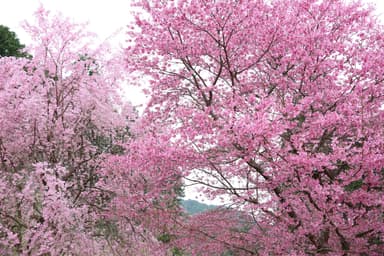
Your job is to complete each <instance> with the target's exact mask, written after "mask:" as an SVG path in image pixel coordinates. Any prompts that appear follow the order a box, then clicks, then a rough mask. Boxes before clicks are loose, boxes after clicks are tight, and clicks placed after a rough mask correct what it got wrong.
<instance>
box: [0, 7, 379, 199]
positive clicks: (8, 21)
mask: <svg viewBox="0 0 384 256" xmlns="http://www.w3.org/2000/svg"><path fill="white" fill-rule="evenodd" d="M362 2H365V3H368V2H370V3H374V4H375V5H376V9H377V14H378V15H379V16H381V19H382V20H383V23H384V0H362ZM40 4H43V6H44V7H45V8H46V9H47V10H50V11H52V12H54V13H55V12H57V11H59V12H61V13H63V15H64V16H67V17H70V18H71V19H73V21H74V22H75V23H84V22H89V30H90V31H92V32H96V33H97V34H98V35H99V37H100V40H101V41H102V40H105V39H107V38H108V37H110V36H112V35H113V34H115V33H116V32H118V31H120V30H121V34H120V36H117V37H116V38H115V41H114V44H116V45H119V44H123V43H124V28H125V26H126V25H127V24H128V23H129V22H130V21H131V17H130V15H129V10H130V6H129V5H130V0H108V1H106V0H0V6H1V9H0V24H1V25H5V26H7V27H9V28H10V29H11V30H12V31H14V32H15V33H16V34H17V36H18V37H19V39H20V41H21V43H23V44H28V43H29V41H30V39H29V37H28V34H27V33H25V32H24V30H23V29H22V27H21V23H22V22H23V21H24V20H28V21H31V22H33V21H34V17H33V13H34V12H35V11H36V10H37V8H38V7H39V6H40ZM127 92H128V93H127V98H128V99H129V100H130V101H131V102H132V103H133V104H134V105H139V104H144V103H145V97H144V95H143V94H142V93H140V89H139V88H136V87H135V88H132V87H130V86H128V85H127ZM186 194H187V195H186V197H187V198H191V199H196V198H195V197H196V194H195V193H193V192H192V191H191V190H190V189H187V191H186ZM200 200H202V199H201V198H200ZM215 203H216V202H215Z"/></svg>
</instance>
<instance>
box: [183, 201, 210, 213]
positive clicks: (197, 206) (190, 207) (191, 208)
mask: <svg viewBox="0 0 384 256" xmlns="http://www.w3.org/2000/svg"><path fill="white" fill-rule="evenodd" d="M181 205H182V207H183V208H184V210H185V211H186V212H187V213H188V214H190V215H194V214H196V213H201V212H205V211H208V210H212V209H214V208H216V207H217V205H209V204H204V203H200V202H198V201H196V200H191V199H188V200H181Z"/></svg>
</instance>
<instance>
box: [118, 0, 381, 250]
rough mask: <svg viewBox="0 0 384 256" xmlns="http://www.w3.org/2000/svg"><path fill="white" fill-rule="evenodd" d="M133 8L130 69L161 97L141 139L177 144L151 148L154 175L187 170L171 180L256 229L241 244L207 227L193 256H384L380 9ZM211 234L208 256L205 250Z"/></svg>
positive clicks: (311, 0)
mask: <svg viewBox="0 0 384 256" xmlns="http://www.w3.org/2000/svg"><path fill="white" fill-rule="evenodd" d="M134 6H135V7H136V9H135V10H136V13H135V19H136V22H135V24H133V25H131V26H130V32H129V33H128V37H129V38H130V39H129V40H130V41H129V45H130V46H129V47H128V48H127V49H126V54H125V55H126V70H127V72H129V73H131V75H132V77H134V78H135V79H136V82H137V83H138V84H142V81H143V79H144V78H145V79H146V80H148V81H149V84H150V86H149V89H148V93H149V95H150V96H151V100H150V102H149V104H148V107H147V109H146V111H145V113H144V117H143V121H142V123H141V125H142V128H143V130H144V129H145V130H146V131H147V133H148V134H154V136H155V137H159V138H160V137H163V138H164V137H166V138H167V140H164V139H161V140H159V141H158V143H163V145H158V144H157V145H156V146H152V144H153V141H152V140H149V141H148V143H149V144H147V146H146V147H147V149H146V150H148V152H149V154H148V157H147V159H148V161H149V162H151V161H157V162H158V163H159V165H160V166H159V168H157V169H156V168H155V169H153V167H152V168H150V169H152V172H154V173H156V172H160V173H164V175H165V174H166V173H167V172H166V170H164V169H162V167H161V164H160V163H162V161H161V159H171V158H175V160H174V161H173V165H172V166H171V168H169V169H170V170H176V172H175V173H176V174H177V175H180V176H182V177H184V178H185V179H187V180H190V181H191V182H194V183H197V184H200V185H202V186H203V192H204V193H205V195H206V196H207V197H209V198H217V197H220V196H226V197H229V198H230V199H231V201H232V203H233V205H235V206H236V207H237V209H239V211H241V212H242V213H247V217H244V218H245V219H246V220H248V219H252V225H251V226H250V227H248V228H247V232H245V234H243V233H244V232H243V233H242V235H244V236H246V237H247V239H245V240H246V241H247V242H246V243H239V242H238V241H239V239H234V238H233V235H232V234H233V232H232V233H231V232H230V231H222V229H223V226H224V227H225V225H222V223H219V222H218V223H219V224H218V225H216V230H214V229H213V227H214V225H211V226H209V228H207V222H205V221H206V220H209V219H210V220H212V219H214V218H212V217H210V218H203V217H202V221H201V222H200V223H196V222H194V221H192V222H191V225H192V226H193V229H191V230H197V231H196V232H199V233H198V236H195V235H191V236H190V243H189V244H193V245H194V246H199V245H201V246H203V245H204V246H207V245H209V241H211V242H212V243H211V245H212V246H216V247H215V248H219V247H217V246H218V242H220V241H221V242H222V243H223V244H222V246H225V247H226V248H231V246H232V248H235V247H236V250H237V251H236V252H237V253H238V254H236V255H319V254H328V255H380V254H381V253H382V251H383V250H384V238H383V234H384V233H383V232H384V225H383V196H384V191H383V182H384V173H383V170H384V154H383V152H384V150H383V149H384V140H383V135H384V130H383V123H384V122H383V121H384V120H383V118H384V111H383V110H384V109H383V97H384V91H383V88H384V86H383V81H384V78H383V74H384V70H383V68H384V65H383V59H384V58H383V57H384V51H383V49H384V47H383V46H384V37H383V36H384V35H383V33H382V31H383V27H382V26H381V25H380V23H379V22H378V21H377V20H376V17H375V16H374V15H373V14H372V9H371V8H370V7H367V6H364V5H362V4H361V3H359V2H348V3H346V2H345V1H341V0H322V1H317V0H290V1H285V0H284V1H282V0H272V1H262V0H258V1H250V0H243V1H239V0H228V1H220V0H219V1H213V0H190V1H188V0H185V1H184V0H181V1H147V0H143V1H135V4H134ZM143 147H145V146H143ZM143 154H146V153H144V152H143ZM171 156H172V157H171ZM150 157H153V158H150ZM154 159H156V160H154ZM140 161H141V160H140ZM212 214H213V213H212ZM215 216H216V218H217V219H222V217H223V216H224V215H223V212H222V211H216V212H215ZM224 219H225V218H224ZM224 219H223V220H224ZM203 220H205V221H203ZM204 223H205V224H204ZM199 225H200V227H199ZM230 227H233V225H227V228H228V229H230ZM225 234H227V235H225ZM202 235H205V237H206V243H195V242H196V241H193V239H194V238H196V237H200V238H199V239H202V238H201V236H202ZM237 237H238V236H237ZM183 239H184V238H183ZM183 243H184V244H185V245H186V246H188V242H185V241H184V242H183ZM221 248H223V247H221ZM196 251H200V252H201V251H206V252H209V251H210V252H214V251H215V250H214V249H212V250H209V249H207V248H203V247H201V248H200V249H199V248H194V249H193V250H192V252H196ZM217 253H218V252H217Z"/></svg>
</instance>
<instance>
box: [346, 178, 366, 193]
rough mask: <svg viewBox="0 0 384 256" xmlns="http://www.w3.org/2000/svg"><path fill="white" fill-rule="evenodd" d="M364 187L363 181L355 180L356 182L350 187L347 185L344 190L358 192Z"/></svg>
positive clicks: (350, 184)
mask: <svg viewBox="0 0 384 256" xmlns="http://www.w3.org/2000/svg"><path fill="white" fill-rule="evenodd" d="M362 185H363V180H362V179H359V180H355V181H352V182H351V183H349V184H348V185H346V186H345V187H344V190H345V191H347V192H353V191H355V190H358V189H359V188H361V186H362Z"/></svg>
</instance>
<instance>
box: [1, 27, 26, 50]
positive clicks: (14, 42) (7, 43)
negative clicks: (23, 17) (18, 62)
mask: <svg viewBox="0 0 384 256" xmlns="http://www.w3.org/2000/svg"><path fill="white" fill-rule="evenodd" d="M24 47H25V46H24V45H23V44H21V43H20V41H19V39H18V38H17V36H16V33H15V32H13V31H11V30H9V28H8V27H6V26H3V25H0V57H5V56H15V57H29V55H28V53H26V52H24V51H23V48H24Z"/></svg>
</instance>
